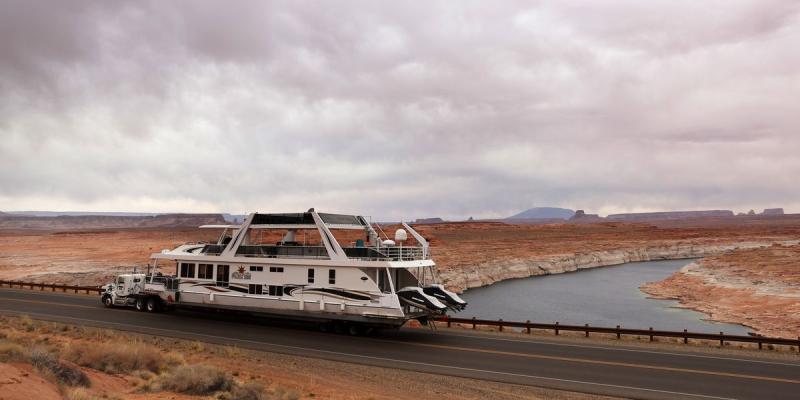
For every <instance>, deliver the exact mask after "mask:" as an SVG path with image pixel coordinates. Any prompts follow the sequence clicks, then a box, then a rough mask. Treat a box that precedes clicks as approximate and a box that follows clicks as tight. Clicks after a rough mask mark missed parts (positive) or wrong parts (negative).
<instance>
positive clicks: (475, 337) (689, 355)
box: [439, 332, 800, 368]
mask: <svg viewBox="0 0 800 400" xmlns="http://www.w3.org/2000/svg"><path fill="white" fill-rule="evenodd" d="M439 333H440V334H443V335H447V336H455V337H462V338H471V339H477V340H484V339H486V340H496V341H500V342H515V343H535V344H543V345H551V346H562V347H577V348H581V349H598V350H610V351H627V352H631V353H645V354H667V355H672V356H680V357H695V358H708V359H713V360H726V361H741V362H748V363H756V364H771V365H781V366H787V367H798V368H800V364H796V363H782V362H775V361H761V360H750V359H746V358H732V357H720V356H705V355H702V354H689V353H674V352H669V351H655V350H638V349H631V348H622V347H620V348H617V347H610V346H590V345H582V344H569V343H554V342H547V341H539V340H524V339H504V338H495V337H490V336H478V335H475V336H472V335H458V334H452V333H450V332H439Z"/></svg>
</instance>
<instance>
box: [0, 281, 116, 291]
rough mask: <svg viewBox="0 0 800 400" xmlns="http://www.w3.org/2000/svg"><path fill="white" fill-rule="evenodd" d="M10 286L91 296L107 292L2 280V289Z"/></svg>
mask: <svg viewBox="0 0 800 400" xmlns="http://www.w3.org/2000/svg"><path fill="white" fill-rule="evenodd" d="M3 286H8V287H10V288H13V287H18V288H20V289H24V288H26V287H27V288H29V289H31V290H34V288H39V290H45V289H50V290H51V291H53V292H55V291H56V290H60V291H62V292H66V291H68V290H70V291H73V292H75V293H78V292H86V294H90V293H92V292H94V293H97V294H100V293H103V292H104V291H105V289H103V288H102V287H99V286H75V285H58V284H55V283H35V282H22V281H4V280H0V287H3Z"/></svg>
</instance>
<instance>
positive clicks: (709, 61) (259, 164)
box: [0, 0, 800, 218]
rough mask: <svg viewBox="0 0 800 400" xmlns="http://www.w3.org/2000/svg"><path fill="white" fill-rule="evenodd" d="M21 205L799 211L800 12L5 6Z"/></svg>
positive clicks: (3, 185)
mask: <svg viewBox="0 0 800 400" xmlns="http://www.w3.org/2000/svg"><path fill="white" fill-rule="evenodd" d="M0 138H1V139H2V140H0V210H81V211H153V212H166V211H185V212H235V213H239V212H249V211H255V210H260V211H301V210H305V209H307V208H308V207H316V208H317V209H319V210H326V211H339V212H354V213H363V214H366V215H372V216H376V217H379V218H401V217H404V218H416V217H432V216H440V217H446V218H462V217H468V216H474V217H476V218H477V217H498V216H507V215H510V214H513V213H516V212H518V211H521V210H523V209H527V208H529V207H533V206H563V207H569V208H582V209H586V211H587V212H595V213H601V214H607V213H615V212H627V211H650V210H681V209H707V208H726V209H733V210H735V211H747V210H748V209H750V208H756V209H761V208H765V207H781V206H782V207H785V208H786V209H787V211H794V212H800V179H799V177H800V2H797V1H795V0H751V1H750V0H748V1H744V0H719V1H702V2H699V1H696V0H690V1H679V0H668V1H656V0H649V1H641V0H632V1H619V0H618V1H598V0H587V1H563V0H561V1H546V2H545V1H541V2H537V1H522V2H501V1H480V2H469V1H442V2H435V1H424V2H422V1H419V2H415V1H411V2H398V1H391V2H390V1H363V2H328V1H316V2H303V1H287V2H280V3H269V2H266V1H253V2H244V1H152V2H147V1H136V2H124V1H111V2H108V1H97V2H81V1H59V0H53V1H50V2H39V1H31V0H22V1H9V0H0Z"/></svg>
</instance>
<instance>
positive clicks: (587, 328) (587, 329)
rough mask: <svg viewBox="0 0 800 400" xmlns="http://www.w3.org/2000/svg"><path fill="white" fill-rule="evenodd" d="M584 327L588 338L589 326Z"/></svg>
mask: <svg viewBox="0 0 800 400" xmlns="http://www.w3.org/2000/svg"><path fill="white" fill-rule="evenodd" d="M585 327H586V337H589V324H586V325H585Z"/></svg>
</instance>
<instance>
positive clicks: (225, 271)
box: [217, 265, 231, 287]
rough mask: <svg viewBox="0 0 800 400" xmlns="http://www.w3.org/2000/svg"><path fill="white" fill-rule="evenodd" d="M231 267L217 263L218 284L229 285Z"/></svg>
mask: <svg viewBox="0 0 800 400" xmlns="http://www.w3.org/2000/svg"><path fill="white" fill-rule="evenodd" d="M230 269H231V268H230V266H229V265H217V286H221V287H228V282H229V280H230V272H231V271H230Z"/></svg>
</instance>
